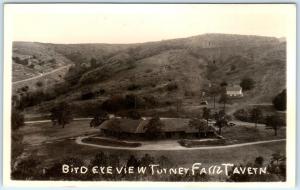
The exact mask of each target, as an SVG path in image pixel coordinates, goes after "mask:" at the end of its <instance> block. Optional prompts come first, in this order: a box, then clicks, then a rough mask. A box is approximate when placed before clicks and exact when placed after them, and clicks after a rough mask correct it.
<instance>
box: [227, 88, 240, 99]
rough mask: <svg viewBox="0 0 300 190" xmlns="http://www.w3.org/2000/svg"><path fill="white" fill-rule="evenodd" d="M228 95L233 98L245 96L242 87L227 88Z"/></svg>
mask: <svg viewBox="0 0 300 190" xmlns="http://www.w3.org/2000/svg"><path fill="white" fill-rule="evenodd" d="M226 94H227V96H231V97H242V96H243V91H242V87H240V86H238V85H234V86H228V87H226Z"/></svg>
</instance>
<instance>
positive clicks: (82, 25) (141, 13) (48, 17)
mask: <svg viewBox="0 0 300 190" xmlns="http://www.w3.org/2000/svg"><path fill="white" fill-rule="evenodd" d="M5 6H6V7H5V17H6V18H7V22H9V27H11V30H10V31H11V32H10V35H12V38H13V41H34V42H47V43H119V44H123V43H141V42H147V41H160V40H166V39H173V38H183V37H189V36H195V35H200V34H204V33H226V34H244V35H260V36H274V37H285V36H286V34H287V31H286V30H287V24H288V23H289V22H288V16H287V15H288V14H289V13H290V12H291V10H293V9H294V7H293V6H294V5H287V4H286V5H280V4H265V5H262V4H261V5H253V4H252V5H251V4H248V5H245V4H244V5H242V4H237V5H229V4H227V5H213V4H206V5H199V4H171V5H170V4H102V5H101V4H85V5H80V4H73V5H72V4H40V5H35V4H16V5H5ZM5 21H6V20H5Z"/></svg>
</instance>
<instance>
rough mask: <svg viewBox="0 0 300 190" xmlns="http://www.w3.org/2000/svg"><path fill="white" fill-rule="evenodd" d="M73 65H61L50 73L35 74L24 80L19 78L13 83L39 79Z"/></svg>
mask: <svg viewBox="0 0 300 190" xmlns="http://www.w3.org/2000/svg"><path fill="white" fill-rule="evenodd" d="M70 66H71V65H66V66H63V67H60V68H58V69H54V70H52V71H50V72H48V73H44V74H42V75H38V76H35V77H31V78H28V79H24V80H19V81H16V82H13V83H12V84H19V83H22V82H27V81H31V80H34V79H38V78H41V77H44V76H47V75H50V74H52V73H55V72H57V71H60V70H63V69H65V68H68V67H70Z"/></svg>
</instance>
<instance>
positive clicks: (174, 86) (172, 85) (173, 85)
mask: <svg viewBox="0 0 300 190" xmlns="http://www.w3.org/2000/svg"><path fill="white" fill-rule="evenodd" d="M177 89H178V85H177V83H175V82H171V83H169V84H168V85H167V90H168V91H173V90H177Z"/></svg>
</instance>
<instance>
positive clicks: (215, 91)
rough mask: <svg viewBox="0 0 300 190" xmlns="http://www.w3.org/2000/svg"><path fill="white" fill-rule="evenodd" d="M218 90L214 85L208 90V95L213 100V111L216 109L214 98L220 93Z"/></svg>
mask: <svg viewBox="0 0 300 190" xmlns="http://www.w3.org/2000/svg"><path fill="white" fill-rule="evenodd" d="M220 90H221V89H220V88H219V87H218V86H216V85H213V86H211V87H210V88H209V91H208V93H209V94H210V96H212V97H213V100H214V109H215V108H216V96H217V95H218V94H219V93H220Z"/></svg>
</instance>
